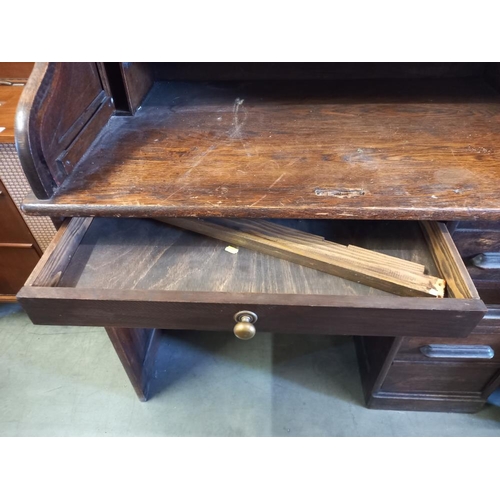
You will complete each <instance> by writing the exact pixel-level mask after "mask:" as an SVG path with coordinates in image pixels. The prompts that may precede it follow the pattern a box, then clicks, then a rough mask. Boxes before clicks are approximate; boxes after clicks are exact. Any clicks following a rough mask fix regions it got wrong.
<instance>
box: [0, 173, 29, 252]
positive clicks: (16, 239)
mask: <svg viewBox="0 0 500 500" xmlns="http://www.w3.org/2000/svg"><path fill="white" fill-rule="evenodd" d="M0 243H33V236H32V235H31V232H30V230H29V229H28V226H27V225H26V223H25V222H24V219H23V218H22V216H21V214H20V213H19V211H18V210H17V207H16V205H15V204H14V202H13V201H12V199H11V197H10V196H9V193H7V190H6V189H5V186H4V185H3V183H2V182H1V181H0Z"/></svg>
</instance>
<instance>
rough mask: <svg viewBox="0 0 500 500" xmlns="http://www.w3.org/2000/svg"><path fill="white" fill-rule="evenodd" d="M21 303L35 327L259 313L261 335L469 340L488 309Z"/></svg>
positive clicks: (52, 294)
mask: <svg viewBox="0 0 500 500" xmlns="http://www.w3.org/2000/svg"><path fill="white" fill-rule="evenodd" d="M18 300H19V301H20V302H21V304H22V305H23V307H24V309H25V310H26V312H27V313H28V315H29V317H30V318H31V320H32V321H33V322H34V323H35V324H57V325H80V326H115V327H125V328H141V327H144V328H167V329H169V328H170V329H185V330H186V329H187V330H196V329H198V330H200V329H203V330H207V331H227V332H232V329H233V326H234V319H233V316H234V314H235V313H237V312H238V311H242V310H251V311H253V312H255V313H256V314H257V315H258V317H259V320H258V323H257V325H256V326H257V332H259V331H260V332H275V333H290V334H291V333H304V334H316V335H317V334H325V335H365V336H368V335H377V336H384V335H391V336H429V337H434V336H435V337H450V336H455V337H465V336H467V335H468V334H469V333H470V332H471V331H472V330H473V329H474V327H475V326H476V325H477V323H478V322H479V321H480V319H481V317H482V316H483V314H484V310H483V309H482V306H481V304H482V303H481V302H480V301H470V300H469V301H462V300H458V299H441V300H434V299H426V298H420V297H416V298H413V297H412V298H409V297H399V298H393V297H370V298H368V297H363V296H360V297H342V296H326V295H299V294H269V293H268V294H263V293H223V292H179V291H159V290H116V289H115V290H99V289H74V288H59V287H58V288H46V287H24V288H23V289H22V290H21V291H20V292H19V294H18ZM430 301H432V302H430Z"/></svg>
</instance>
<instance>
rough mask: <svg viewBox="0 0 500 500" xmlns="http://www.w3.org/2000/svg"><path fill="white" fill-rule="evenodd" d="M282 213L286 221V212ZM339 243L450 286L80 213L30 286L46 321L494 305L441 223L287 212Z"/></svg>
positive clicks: (346, 327) (448, 331) (310, 326)
mask: <svg viewBox="0 0 500 500" xmlns="http://www.w3.org/2000/svg"><path fill="white" fill-rule="evenodd" d="M274 222H278V221H276V220H275V221H274ZM279 222H280V223H281V224H286V225H289V226H292V227H295V228H297V229H300V230H302V231H311V232H313V233H314V234H317V235H321V236H323V237H325V238H326V239H332V240H334V241H336V242H338V243H344V244H347V243H351V244H355V245H357V246H360V247H364V248H368V249H371V250H376V251H379V252H382V253H386V254H388V255H392V256H396V257H402V258H406V259H409V260H411V261H414V262H416V263H419V264H423V265H424V266H425V267H426V268H427V272H429V273H432V274H433V275H435V276H438V277H442V278H444V279H445V280H446V282H447V295H446V296H445V297H444V298H442V299H439V298H435V297H429V296H427V297H413V296H412V297H408V296H396V295H393V294H389V293H387V292H384V291H381V290H378V289H375V288H372V287H370V286H367V285H361V284H359V283H356V282H353V281H347V280H345V279H342V278H339V277H337V276H333V275H330V274H326V273H323V272H320V271H317V270H315V269H310V268H308V267H303V266H301V265H298V264H293V263H291V262H288V261H285V260H282V259H279V258H275V257H271V256H268V255H264V254H262V253H259V252H256V251H252V250H248V249H245V248H240V249H239V251H238V252H237V253H236V254H233V253H229V252H227V251H226V250H225V248H226V246H227V245H226V244H225V243H223V242H220V241H217V240H215V239H212V238H208V237H206V236H201V235H198V234H195V233H192V232H190V231H186V230H183V229H178V228H176V227H173V226H171V225H168V224H165V223H162V222H159V221H155V220H152V219H133V218H131V219H121V218H95V219H92V218H73V219H71V220H67V221H65V223H64V224H63V227H62V228H61V229H60V230H59V232H58V234H57V236H56V238H55V239H54V241H53V242H52V244H51V245H50V247H49V249H48V250H47V252H46V253H45V254H44V255H43V257H42V259H41V260H40V262H39V264H38V265H37V267H36V268H35V270H34V271H33V273H32V274H31V276H30V277H29V278H28V281H27V282H26V284H25V286H24V287H23V289H22V290H21V291H20V292H19V294H18V296H17V297H18V300H19V301H20V303H21V304H22V305H23V307H24V308H25V310H26V311H27V312H28V314H29V316H30V318H31V320H32V321H33V322H34V323H38V324H71V325H87V326H91V325H98V326H113V327H124V328H170V329H204V330H213V331H222V330H225V331H227V330H231V329H232V328H233V326H234V315H235V314H236V313H237V312H238V311H248V310H250V311H253V312H254V313H255V314H256V315H257V316H258V326H259V329H261V330H262V331H272V332H276V333H279V332H283V333H324V334H332V335H374V336H377V335H378V336H380V335H386V336H426V337H434V336H436V337H453V336H456V337H464V336H466V335H468V334H469V333H470V332H471V331H472V330H473V329H474V327H475V326H476V325H477V324H478V322H479V321H480V320H481V318H482V317H483V315H484V313H485V312H486V307H485V306H484V304H483V302H482V301H481V300H480V298H479V296H478V294H477V291H476V290H475V288H474V285H473V283H472V280H471V279H470V277H469V276H468V275H467V271H466V269H465V266H464V265H463V262H462V261H461V259H460V256H459V254H458V252H457V250H456V247H454V246H453V241H452V240H451V237H450V235H449V233H448V232H447V230H446V226H445V225H444V224H440V223H431V224H430V226H426V224H423V225H420V224H419V223H417V222H406V221H389V222H387V221H333V220H282V221H279Z"/></svg>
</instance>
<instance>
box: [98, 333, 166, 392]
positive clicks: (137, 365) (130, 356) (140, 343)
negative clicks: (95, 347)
mask: <svg viewBox="0 0 500 500" xmlns="http://www.w3.org/2000/svg"><path fill="white" fill-rule="evenodd" d="M106 332H107V333H108V337H109V339H110V340H111V343H112V344H113V347H114V348H115V351H116V354H118V357H119V358H120V361H121V363H122V365H123V368H125V371H126V372H127V375H128V378H129V380H130V382H131V383H132V386H133V387H134V389H135V392H136V394H137V396H138V397H139V399H140V400H141V401H147V400H148V397H149V382H150V380H151V372H152V368H153V364H154V358H155V354H156V347H157V343H158V342H157V341H158V336H159V331H158V330H155V329H146V328H106Z"/></svg>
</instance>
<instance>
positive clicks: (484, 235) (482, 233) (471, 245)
mask: <svg viewBox="0 0 500 500" xmlns="http://www.w3.org/2000/svg"><path fill="white" fill-rule="evenodd" d="M453 241H454V242H455V245H456V247H457V248H458V251H459V252H460V255H461V256H462V257H463V258H465V259H467V258H470V257H474V256H475V255H477V254H478V253H484V252H500V231H491V230H485V229H483V230H478V231H468V230H460V229H458V230H457V231H455V232H454V233H453Z"/></svg>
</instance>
